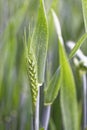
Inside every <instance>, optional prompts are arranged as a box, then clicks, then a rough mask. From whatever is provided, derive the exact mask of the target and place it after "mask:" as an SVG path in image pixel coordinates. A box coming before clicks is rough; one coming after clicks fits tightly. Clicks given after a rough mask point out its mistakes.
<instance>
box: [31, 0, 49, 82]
mask: <svg viewBox="0 0 87 130" xmlns="http://www.w3.org/2000/svg"><path fill="white" fill-rule="evenodd" d="M47 46H48V27H47V20H46V14H45V9H44V5H43V2H42V0H40V8H39V13H38V19H37V24H36V28H35V30H34V33H33V36H32V39H31V44H30V51H31V52H32V53H33V54H34V56H35V59H36V64H37V73H38V82H39V83H42V82H43V81H44V71H45V62H46V54H47Z"/></svg>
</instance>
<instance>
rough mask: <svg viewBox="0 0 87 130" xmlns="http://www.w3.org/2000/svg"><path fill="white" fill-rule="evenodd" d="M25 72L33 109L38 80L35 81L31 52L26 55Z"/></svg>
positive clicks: (35, 74)
mask: <svg viewBox="0 0 87 130" xmlns="http://www.w3.org/2000/svg"><path fill="white" fill-rule="evenodd" d="M27 74H28V79H29V84H30V89H31V95H32V105H33V109H35V107H36V102H37V95H38V81H37V73H36V66H35V61H34V58H33V57H32V55H31V53H29V55H28V57H27Z"/></svg>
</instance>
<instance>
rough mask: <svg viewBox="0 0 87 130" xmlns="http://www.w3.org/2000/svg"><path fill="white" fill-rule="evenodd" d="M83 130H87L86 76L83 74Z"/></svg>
mask: <svg viewBox="0 0 87 130" xmlns="http://www.w3.org/2000/svg"><path fill="white" fill-rule="evenodd" d="M83 100H84V102H83V103H84V108H83V109H84V124H83V127H84V130H87V74H83Z"/></svg>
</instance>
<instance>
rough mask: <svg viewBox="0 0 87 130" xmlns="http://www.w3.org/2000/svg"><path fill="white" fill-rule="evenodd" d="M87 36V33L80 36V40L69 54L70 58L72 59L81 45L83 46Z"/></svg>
mask: <svg viewBox="0 0 87 130" xmlns="http://www.w3.org/2000/svg"><path fill="white" fill-rule="evenodd" d="M86 38H87V33H85V34H84V35H83V36H82V37H81V38H80V40H79V41H78V42H77V43H76V45H75V46H74V47H73V49H72V50H71V52H70V55H69V58H70V59H71V58H72V57H73V56H74V55H75V53H76V51H77V50H78V49H79V48H80V46H81V45H82V43H83V42H84V41H85V40H86Z"/></svg>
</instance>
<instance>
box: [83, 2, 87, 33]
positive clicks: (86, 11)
mask: <svg viewBox="0 0 87 130" xmlns="http://www.w3.org/2000/svg"><path fill="white" fill-rule="evenodd" d="M82 8H83V16H84V23H85V30H86V32H87V0H82Z"/></svg>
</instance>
